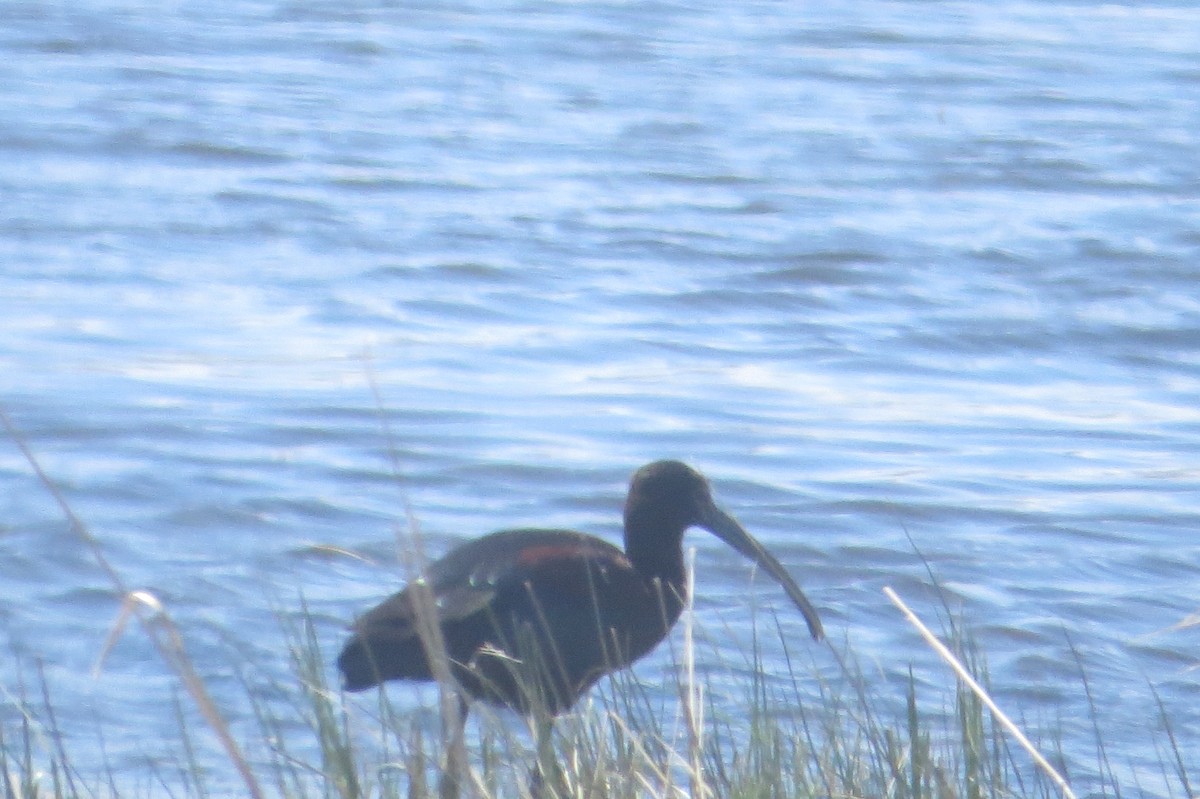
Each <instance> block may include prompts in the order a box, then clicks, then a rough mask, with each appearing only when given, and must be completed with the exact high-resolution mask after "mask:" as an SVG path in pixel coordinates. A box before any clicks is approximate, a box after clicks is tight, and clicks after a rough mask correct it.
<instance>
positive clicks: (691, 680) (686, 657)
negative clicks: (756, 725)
mask: <svg viewBox="0 0 1200 799" xmlns="http://www.w3.org/2000/svg"><path fill="white" fill-rule="evenodd" d="M686 575H687V576H686V588H685V590H686V592H687V604H686V606H685V607H684V609H683V669H684V680H685V684H684V687H683V688H684V690H683V700H684V701H683V714H684V719H685V720H686V722H687V732H688V761H689V762H688V778H689V781H690V782H691V789H692V791H691V795H692V797H693V798H694V799H708V797H709V796H711V795H712V790H711V789H710V788H709V787H708V784H707V781H706V780H705V779H704V761H703V757H704V686H703V685H700V684H699V683H697V682H696V646H695V640H694V638H693V632H694V631H693V628H694V622H695V606H694V604H693V597H694V596H695V595H696V591H695V589H696V548H695V547H689V548H688V551H687V569H686Z"/></svg>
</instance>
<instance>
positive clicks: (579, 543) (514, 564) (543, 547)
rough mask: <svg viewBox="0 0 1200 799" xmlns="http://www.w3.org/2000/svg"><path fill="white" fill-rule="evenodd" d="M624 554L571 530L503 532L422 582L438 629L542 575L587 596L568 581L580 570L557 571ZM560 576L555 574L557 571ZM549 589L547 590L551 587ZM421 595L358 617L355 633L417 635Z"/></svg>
mask: <svg viewBox="0 0 1200 799" xmlns="http://www.w3.org/2000/svg"><path fill="white" fill-rule="evenodd" d="M624 557H625V556H624V553H622V552H621V551H620V550H619V549H617V548H616V547H614V546H613V545H611V544H608V543H606V542H604V541H601V540H600V539H598V538H593V537H591V536H586V535H583V534H582V533H576V532H573V531H570V530H505V531H502V532H498V533H492V534H491V535H487V536H484V537H483V538H477V539H475V540H473V541H469V542H467V543H466V544H464V545H462V546H461V547H458V548H457V549H455V550H453V551H451V552H450V553H449V554H448V555H446V556H445V557H443V558H441V559H440V560H436V561H434V562H433V563H431V564H429V567H428V568H427V569H426V572H425V575H424V577H423V578H422V580H423V584H424V585H426V586H428V588H429V591H430V592H431V594H432V598H433V608H434V610H435V612H436V614H437V615H436V618H437V621H438V623H439V624H449V623H453V622H455V621H461V620H464V619H467V618H469V617H471V616H473V615H475V614H476V613H478V612H480V611H482V610H484V609H486V608H487V607H488V606H489V604H490V603H491V602H492V600H493V599H494V598H495V597H496V595H497V593H501V592H507V591H510V590H513V589H514V588H516V587H518V586H521V585H523V584H524V583H525V582H526V581H529V580H531V579H534V578H535V576H536V575H539V574H542V575H543V576H542V577H540V578H538V579H537V582H538V583H539V585H540V584H543V583H545V582H546V581H545V579H544V576H545V575H546V574H551V575H553V574H558V576H559V578H560V579H559V580H550V581H549V583H559V584H561V586H562V588H563V589H566V590H571V589H572V588H573V589H574V590H577V591H587V590H588V587H587V582H586V580H584V581H582V582H580V581H578V580H573V579H572V578H573V577H575V576H576V575H577V574H579V573H580V572H579V570H578V569H569V568H568V569H566V570H561V566H562V565H563V564H571V563H574V564H579V565H582V564H583V563H584V562H585V561H588V560H592V559H595V558H609V559H612V558H617V559H621V560H623V559H624ZM556 570H558V571H556ZM549 583H547V584H549ZM418 596H419V591H418V590H417V589H416V587H415V586H414V585H409V586H408V587H406V588H405V589H404V590H403V591H400V592H399V593H397V594H393V595H392V596H391V597H389V598H388V599H386V600H384V601H383V602H382V603H381V604H379V605H378V606H376V607H375V608H372V609H371V610H370V611H368V612H367V613H366V614H364V615H363V616H361V617H360V618H359V619H358V621H357V622H356V623H355V625H354V627H355V629H356V630H358V631H359V632H368V633H370V634H373V635H375V634H385V635H388V636H389V637H408V636H415V635H416V634H417V628H416V620H417V618H418V617H417V612H418V608H419V606H420V600H419V599H418Z"/></svg>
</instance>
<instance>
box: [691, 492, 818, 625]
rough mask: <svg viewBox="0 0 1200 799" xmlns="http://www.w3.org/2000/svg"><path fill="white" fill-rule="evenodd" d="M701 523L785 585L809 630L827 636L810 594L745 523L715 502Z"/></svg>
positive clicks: (784, 588) (785, 589) (784, 587)
mask: <svg viewBox="0 0 1200 799" xmlns="http://www.w3.org/2000/svg"><path fill="white" fill-rule="evenodd" d="M700 526H701V527H703V528H704V529H705V530H708V531H709V532H710V533H712V534H713V535H715V536H716V537H717V538H719V539H721V540H722V541H724V542H725V543H726V544H729V546H731V547H733V548H734V549H736V550H737V551H738V552H740V553H741V554H742V555H743V556H745V557H747V558H749V559H750V560H752V561H754V562H755V563H757V564H758V565H759V566H761V567H762V568H763V569H764V570H765V571H766V572H767V574H769V575H771V576H772V577H774V578H775V581H776V582H778V583H779V584H780V585H781V586H783V590H784V591H786V592H787V595H788V596H789V597H791V599H792V601H793V602H795V603H796V607H798V608H799V609H800V612H801V613H803V614H804V620H805V621H806V622H808V631H809V632H810V633H812V637H813V640H814V641H820V640H821V639H822V638H823V637H825V628H824V627H822V626H821V618H820V617H819V616H818V615H817V609H816V608H814V607H813V604H812V603H811V602H809V601H808V597H806V596H805V595H804V592H803V591H801V590H800V586H798V585H796V581H795V580H793V579H792V577H791V575H790V574H788V573H787V571H786V570H785V569H784V568H783V565H782V564H780V562H779V561H778V560H776V559H775V556H774V555H772V554H771V553H770V552H768V551H767V549H766V547H764V546H763V545H762V544H760V543H758V541H756V540H755V539H754V538H753V537H752V536H751V535H750V534H749V533H747V532H746V530H745V528H743V527H742V525H740V524H738V521H737V519H735V518H733V517H732V516H730V515H729V514H728V513H726V512H725V511H723V510H721V509H720V508H718V507H717V506H716V505H710V506H709V508H708V510H707V512H706V513H705V515H704V518H703V519H701V520H700Z"/></svg>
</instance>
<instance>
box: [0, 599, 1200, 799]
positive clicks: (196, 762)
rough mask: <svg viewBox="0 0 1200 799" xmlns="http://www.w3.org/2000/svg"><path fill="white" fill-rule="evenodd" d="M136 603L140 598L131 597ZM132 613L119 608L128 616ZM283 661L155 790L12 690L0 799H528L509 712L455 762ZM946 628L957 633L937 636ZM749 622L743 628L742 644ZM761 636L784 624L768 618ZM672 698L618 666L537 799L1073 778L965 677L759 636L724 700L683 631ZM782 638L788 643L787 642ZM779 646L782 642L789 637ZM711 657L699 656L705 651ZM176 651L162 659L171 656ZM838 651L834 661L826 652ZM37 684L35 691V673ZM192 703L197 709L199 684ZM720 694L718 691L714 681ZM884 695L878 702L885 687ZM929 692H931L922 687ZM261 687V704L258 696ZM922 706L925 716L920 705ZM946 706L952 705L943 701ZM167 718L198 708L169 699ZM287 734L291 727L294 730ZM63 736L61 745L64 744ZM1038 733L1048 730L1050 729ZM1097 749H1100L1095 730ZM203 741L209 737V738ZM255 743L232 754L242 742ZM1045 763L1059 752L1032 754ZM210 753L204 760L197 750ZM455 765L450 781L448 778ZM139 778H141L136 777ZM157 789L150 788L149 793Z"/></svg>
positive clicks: (46, 699)
mask: <svg viewBox="0 0 1200 799" xmlns="http://www.w3.org/2000/svg"><path fill="white" fill-rule="evenodd" d="M135 601H136V600H135ZM131 612H132V610H131ZM145 621H146V622H147V624H148V625H150V627H151V628H158V629H159V633H158V634H159V635H160V636H162V637H163V639H164V641H165V642H166V643H165V646H166V647H167V648H168V651H170V647H174V646H176V645H178V644H181V641H180V640H178V638H177V637H176V636H177V633H176V632H175V631H173V629H172V628H170V626H169V625H170V622H169V619H167V618H166V616H165V614H163V613H162V612H161V609H156V610H155V612H154V615H152V616H148V617H147V618H146V619H145ZM284 624H285V625H286V628H287V629H286V632H287V635H288V638H289V640H290V642H291V651H290V657H291V668H290V673H289V674H288V676H287V678H286V679H284V680H280V681H279V682H278V684H271V685H267V686H265V687H264V686H263V685H261V684H260V685H258V686H251V685H250V684H249V683H247V684H246V685H245V686H244V687H245V693H246V701H247V702H248V703H249V705H248V706H249V707H252V708H253V711H254V713H253V715H254V718H255V719H256V720H257V732H255V733H253V734H252V735H251V736H249V737H250V740H244V741H235V740H234V738H233V735H232V734H231V733H230V732H229V730H228V728H226V727H224V722H223V721H222V719H221V715H220V713H219V712H218V711H217V709H216V708H215V707H214V706H209V707H207V708H203V707H202V712H201V714H200V715H201V717H202V718H203V719H204V720H205V722H206V723H207V725H208V728H207V729H199V728H197V725H196V724H195V723H194V722H193V723H191V724H189V723H188V722H184V721H181V722H180V727H179V740H178V745H177V747H176V748H177V751H178V756H177V757H178V768H177V769H176V770H175V772H174V773H175V774H176V776H175V777H174V778H173V779H172V778H167V777H164V776H162V774H160V775H158V776H157V777H156V778H155V782H156V783H157V785H158V787H156V788H155V789H153V790H149V789H146V788H145V787H142V788H141V789H127V788H124V787H122V786H123V784H124V783H125V782H128V780H123V779H122V777H121V775H120V774H113V773H112V770H111V768H109V767H108V766H106V765H103V764H101V765H97V764H95V763H81V762H77V761H76V760H75V759H74V758H73V757H72V753H71V749H70V746H69V744H68V743H66V742H65V739H64V735H63V734H62V731H61V730H59V729H58V728H57V723H58V722H57V721H56V719H57V717H58V715H60V714H56V713H55V710H54V701H53V697H52V695H51V693H50V692H49V691H48V690H46V689H45V687H44V682H43V683H42V687H40V688H37V689H36V690H30V691H29V692H28V693H30V694H33V696H29V695H25V694H22V695H21V696H20V697H19V699H18V700H17V702H16V704H17V708H16V709H17V710H19V711H20V713H19V714H17V715H13V714H6V716H5V718H4V721H3V723H2V724H0V776H2V777H3V780H4V793H3V796H4V797H10V798H15V797H21V799H27V798H28V799H32V798H33V797H54V798H55V799H57V798H58V797H68V798H70V799H75V797H94V796H111V797H140V796H146V795H170V796H178V797H208V796H224V795H229V794H230V792H229V790H228V786H229V785H230V780H231V779H235V778H236V779H238V780H240V782H239V783H236V784H237V790H236V791H235V793H236V794H238V795H251V796H263V797H289V798H290V797H295V798H296V799H305V798H307V797H337V798H338V799H357V798H358V797H380V798H381V799H390V798H391V797H397V798H398V797H408V798H409V799H421V798H422V797H435V796H436V797H439V799H444V797H446V796H448V795H452V794H453V795H461V796H467V797H485V798H487V799H490V798H491V797H514V799H515V798H516V797H524V796H529V795H530V787H529V775H530V771H529V767H530V765H531V764H532V762H533V760H534V757H535V755H534V753H533V752H532V751H531V748H532V747H531V743H530V742H531V738H530V736H529V735H528V734H527V733H526V732H525V731H522V730H521V729H520V722H519V720H518V719H517V718H516V717H515V716H513V715H511V714H508V713H495V712H488V711H486V710H479V711H476V712H475V713H474V714H473V718H474V720H473V721H472V723H471V728H470V729H471V730H472V732H471V734H470V735H469V737H468V741H467V743H466V745H465V747H464V748H465V751H464V752H462V753H461V755H460V757H459V758H457V759H456V758H455V757H454V756H453V755H452V754H451V750H452V749H453V748H454V747H455V746H462V744H461V742H456V741H455V740H454V736H453V735H449V734H443V732H442V730H450V729H453V725H452V724H446V725H444V726H442V727H439V725H438V724H437V723H436V717H437V713H436V711H431V712H427V713H417V714H413V713H411V712H407V713H404V712H398V711H397V710H396V709H394V708H393V707H392V706H391V704H390V703H389V702H388V701H387V694H386V692H384V693H381V694H378V695H376V694H371V695H370V696H369V698H367V699H356V700H355V701H354V702H349V701H347V700H346V698H345V697H344V696H342V695H341V694H340V692H339V691H338V690H336V688H333V687H331V686H330V685H328V684H327V682H326V675H327V673H328V665H327V664H328V658H327V656H326V655H325V654H324V653H322V651H321V648H320V647H319V645H318V641H317V636H316V634H315V631H314V629H313V625H312V622H311V617H309V616H307V615H302V616H300V617H298V618H297V619H295V620H293V621H290V622H287V621H285V622H284ZM948 633H949V634H950V636H951V637H952V638H954V637H955V636H956V631H955V630H954V629H951V630H949V631H948ZM758 634H759V631H758V630H757V629H756V631H755V636H754V637H755V640H756V641H757V639H758ZM771 634H772V635H778V634H780V633H779V632H778V628H777V627H775V629H774V630H772V632H771ZM681 637H682V639H683V642H682V644H681V645H680V646H679V647H678V648H679V649H680V652H679V653H678V659H679V660H680V667H679V669H678V678H677V681H676V685H675V686H674V687H675V688H676V691H675V694H676V696H675V697H674V698H671V699H669V700H664V699H663V697H664V695H665V694H664V693H663V692H662V691H657V692H648V691H646V690H645V688H644V687H643V686H642V685H641V684H639V683H638V682H636V681H635V680H634V679H633V677H632V676H631V675H630V674H629V673H628V672H625V673H620V674H618V675H617V676H616V677H615V678H614V679H612V680H609V681H605V682H603V683H602V684H601V685H600V686H598V688H597V689H596V690H595V691H594V694H593V696H592V697H591V698H590V699H589V700H588V701H586V702H583V703H581V705H580V707H579V709H578V710H577V712H576V713H574V714H572V715H569V716H566V717H564V718H563V719H561V721H560V723H559V724H558V726H557V731H556V740H555V747H556V751H557V753H558V760H559V765H560V769H561V774H560V775H559V779H558V780H557V781H556V782H554V783H553V784H552V785H551V784H549V783H548V784H547V787H546V788H545V789H544V790H543V792H542V796H557V797H562V798H563V799H567V797H570V799H600V798H601V797H604V798H608V797H611V798H612V799H621V798H622V797H629V799H634V797H677V796H679V797H682V796H691V797H694V798H695V799H707V798H708V797H721V798H722V799H724V798H725V797H729V799H735V798H736V797H747V798H749V797H754V799H760V798H763V799H766V798H771V799H773V798H776V797H779V798H782V797H880V798H883V797H887V798H888V799H958V798H959V797H962V798H963V799H993V798H996V797H1022V798H1030V799H1034V798H1038V797H1057V796H1063V795H1067V796H1069V795H1070V793H1069V788H1067V789H1065V790H1064V787H1063V786H1062V785H1060V784H1057V783H1056V782H1055V780H1054V779H1053V778H1052V777H1049V776H1047V774H1046V773H1045V772H1042V771H1040V770H1038V769H1036V768H1033V767H1032V766H1031V765H1030V764H1031V762H1032V761H1031V759H1030V758H1029V757H1028V756H1026V753H1024V752H1023V751H1021V750H1020V749H1019V748H1018V747H1016V746H1013V745H1011V744H1010V741H1011V738H1010V737H1009V736H1008V735H1007V734H1006V733H1005V732H1004V731H1003V730H1002V729H1001V728H1000V726H999V724H998V722H997V721H996V719H995V718H994V717H993V716H992V714H991V713H990V712H989V711H988V710H987V709H986V707H985V705H984V702H983V700H981V698H980V697H979V696H977V695H975V694H974V693H972V692H971V691H969V690H966V689H965V688H964V687H962V685H961V683H960V684H959V687H958V688H956V689H953V688H952V689H948V690H947V691H946V692H945V693H944V694H943V695H941V696H940V697H935V700H934V701H933V702H932V703H931V702H930V701H929V699H928V697H922V696H920V695H919V694H920V692H919V691H918V687H917V682H916V681H915V680H914V679H913V678H912V677H911V676H910V678H909V680H908V682H907V686H904V687H901V688H899V689H886V688H885V689H884V690H883V691H882V692H881V690H880V686H879V685H878V684H877V683H878V680H876V681H875V683H876V684H875V685H872V681H871V680H868V678H867V677H866V676H864V675H863V673H862V672H861V671H860V670H858V669H857V668H855V667H854V666H853V664H852V663H850V662H846V661H843V662H841V663H840V665H839V671H838V673H836V674H834V675H833V676H831V677H822V676H821V675H820V674H817V673H815V669H809V670H807V671H805V672H803V673H796V672H795V671H793V670H792V666H791V662H790V661H788V663H789V672H788V673H787V674H770V675H768V674H766V673H764V669H763V668H762V664H761V663H760V662H759V660H758V655H757V651H758V648H757V645H756V646H755V647H753V651H752V652H751V654H749V655H748V656H747V662H746V663H742V664H725V665H727V666H729V667H731V668H733V667H739V670H740V671H741V672H742V673H748V675H749V676H748V677H747V681H746V682H745V684H744V693H745V695H744V696H743V697H741V698H740V699H739V700H738V701H735V702H730V701H729V697H728V696H725V697H723V698H722V700H721V701H720V702H716V701H712V700H711V699H710V698H709V697H710V696H712V695H713V693H714V692H715V689H714V688H712V686H710V685H708V684H706V681H705V680H704V679H703V678H697V677H696V676H695V673H694V656H695V650H696V646H697V645H694V644H693V643H692V635H691V630H690V629H686V622H685V630H684V631H683V633H682V635H681ZM784 643H785V645H786V642H784ZM955 649H956V650H957V652H958V654H959V655H960V656H962V657H963V659H964V660H965V662H966V665H967V666H968V668H969V669H971V670H972V671H974V672H975V673H976V674H982V673H986V668H985V665H984V664H983V662H982V660H981V658H980V657H979V656H978V654H977V653H975V652H974V651H973V648H972V647H971V646H969V645H965V644H964V643H963V641H962V640H961V637H959V638H957V639H956V646H955ZM785 651H786V646H785ZM706 654H707V653H706ZM182 656H183V653H182V650H181V649H180V650H178V651H175V652H173V654H172V655H171V657H172V663H171V665H172V667H173V668H175V669H176V670H177V671H178V670H180V669H181V667H182V666H185V665H186V671H187V673H188V674H189V675H190V676H185V675H181V676H183V678H184V682H185V685H187V681H188V680H190V679H193V678H195V675H194V672H193V671H192V670H191V667H190V664H181V663H180V662H178V661H179V658H180V657H182ZM838 659H839V660H841V658H840V657H839V658H838ZM34 677H35V679H34V680H33V684H34V685H36V684H37V679H36V675H34ZM195 688H196V686H195V685H191V686H188V689H189V691H192V692H193V693H192V698H193V699H194V700H196V701H197V702H199V703H200V704H201V705H202V706H203V704H204V703H206V702H211V700H210V699H208V698H207V695H205V694H203V693H200V694H196V693H195V692H194V691H195ZM726 690H728V689H726ZM889 690H890V695H889ZM926 692H927V689H926ZM268 697H270V699H268ZM926 707H932V708H933V711H932V712H929V711H926V710H924V709H923V708H926ZM947 711H948V712H947ZM176 713H177V715H178V717H179V718H180V719H185V718H187V717H189V716H192V717H194V715H195V714H190V713H185V712H182V709H180V708H177V709H176ZM1162 722H1163V728H1164V730H1165V733H1163V742H1162V745H1161V747H1160V751H1161V752H1162V758H1163V763H1162V769H1163V775H1164V776H1165V777H1166V778H1167V779H1168V780H1169V781H1170V783H1171V784H1172V786H1173V787H1172V788H1171V790H1170V793H1171V794H1175V791H1176V790H1178V795H1180V796H1182V797H1193V796H1195V795H1196V794H1195V793H1194V790H1193V785H1194V784H1195V783H1194V782H1193V780H1194V779H1195V774H1194V766H1193V765H1190V764H1188V763H1187V761H1186V759H1185V757H1184V755H1183V753H1182V750H1181V747H1180V745H1179V743H1178V741H1177V740H1176V738H1175V736H1174V734H1173V732H1172V730H1171V726H1170V723H1169V719H1167V718H1166V714H1165V713H1163V714H1162ZM297 730H301V731H302V733H303V734H297V732H296V731H297ZM214 733H215V736H216V737H215V740H216V741H217V742H218V744H221V745H226V744H227V745H228V746H227V748H226V749H225V752H226V754H225V757H226V758H227V763H228V765H229V768H228V769H226V771H227V773H226V774H224V775H219V776H215V775H213V774H212V773H211V772H210V769H211V768H212V765H213V764H212V763H211V762H208V763H207V766H205V765H202V764H201V762H200V760H202V759H204V758H198V757H197V755H196V748H197V747H196V741H197V740H199V739H201V738H205V739H210V740H211V739H212V736H213V734H214ZM69 739H70V737H69V736H68V737H67V738H66V740H69ZM1050 740H1051V741H1053V735H1051V737H1050ZM1097 743H1098V746H1099V747H1101V749H1102V746H1103V744H1102V742H1100V741H1098V742H1097ZM209 749H210V750H211V749H212V747H211V746H210V747H209ZM243 749H244V750H245V751H248V752H251V753H252V756H251V757H250V758H246V757H245V756H244V755H243V754H242V752H243ZM1045 754H1046V755H1047V756H1048V758H1049V759H1050V760H1051V761H1053V762H1056V763H1059V762H1061V760H1062V755H1061V752H1058V751H1056V750H1055V748H1054V746H1053V745H1051V751H1049V752H1046V753H1045ZM210 759H211V758H210ZM448 762H449V763H451V764H453V763H456V762H457V763H459V764H460V770H459V773H458V774H457V779H453V780H447V779H445V778H444V774H445V768H446V764H447V763H448ZM141 784H142V785H143V786H145V785H146V782H145V781H142V782H141ZM1088 785H1089V788H1090V790H1091V793H1092V794H1093V795H1109V796H1114V797H1120V796H1122V790H1121V786H1120V785H1118V784H1116V782H1115V781H1113V780H1112V779H1111V773H1110V775H1109V778H1108V779H1105V777H1104V775H1103V774H1101V775H1100V779H1099V780H1098V781H1097V780H1089V781H1088ZM159 788H161V790H160V789H159Z"/></svg>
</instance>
